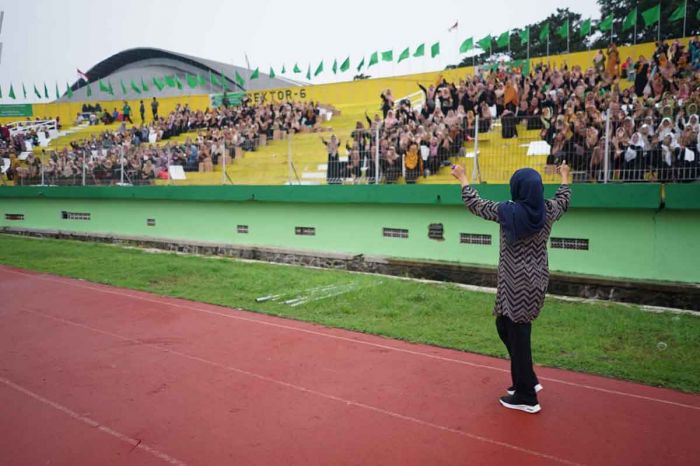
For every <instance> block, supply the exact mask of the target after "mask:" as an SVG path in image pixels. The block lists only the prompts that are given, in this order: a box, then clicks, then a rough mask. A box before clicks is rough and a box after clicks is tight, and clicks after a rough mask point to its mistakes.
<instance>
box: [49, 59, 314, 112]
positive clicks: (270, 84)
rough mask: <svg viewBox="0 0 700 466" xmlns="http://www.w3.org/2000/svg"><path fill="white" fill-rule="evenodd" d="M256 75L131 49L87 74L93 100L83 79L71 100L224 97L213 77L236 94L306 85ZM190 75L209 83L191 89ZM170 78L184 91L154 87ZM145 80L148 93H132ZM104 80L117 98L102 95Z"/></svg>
mask: <svg viewBox="0 0 700 466" xmlns="http://www.w3.org/2000/svg"><path fill="white" fill-rule="evenodd" d="M236 72H238V74H239V75H241V76H242V77H243V79H245V86H244V88H242V87H241V86H239V85H238V83H236V81H235V79H234V78H235V76H236ZM252 72H253V71H252V70H249V69H247V68H241V67H239V66H235V65H229V64H226V63H221V62H217V61H214V60H208V59H206V58H199V57H193V56H190V55H185V54H182V53H176V52H170V51H168V50H162V49H155V48H135V49H128V50H124V51H122V52H119V53H116V54H114V55H112V56H111V57H109V58H106V59H105V60H102V61H101V62H99V63H98V64H96V65H95V66H93V67H92V68H90V69H89V70H87V71H86V74H87V75H88V76H89V78H90V85H91V87H92V96H91V97H88V96H87V83H86V82H85V80H83V79H79V80H78V81H76V82H75V83H73V85H72V86H71V89H72V90H73V99H71V100H113V99H120V98H122V97H125V98H129V99H134V98H139V99H146V98H151V97H152V96H156V97H174V96H180V95H194V94H216V93H221V87H220V86H218V85H212V84H211V83H210V82H209V73H211V74H215V75H217V76H221V75H223V76H224V78H225V79H226V84H227V87H228V89H229V91H234V92H235V91H243V90H245V91H250V90H260V89H273V88H278V87H289V86H299V85H301V84H302V83H300V82H298V81H294V80H291V79H287V78H284V77H274V78H270V76H269V75H268V74H266V73H262V72H261V73H260V74H259V78H258V79H254V80H252V81H251V80H250V79H249V78H250V75H251V74H252ZM187 74H190V75H201V76H204V77H205V78H206V81H207V83H206V85H204V86H197V87H195V88H190V86H189V85H188V84H187V80H186V79H185V76H186V75H187ZM166 75H177V76H178V77H179V79H180V81H181V82H182V85H183V88H182V89H178V88H177V87H175V88H171V87H167V86H166V87H164V88H163V90H162V91H159V90H158V88H157V87H156V86H155V85H154V84H153V78H154V77H155V78H158V79H159V80H160V81H162V80H163V79H164V76H166ZM142 78H143V80H144V82H145V83H146V85H147V86H148V91H145V92H144V91H143V90H141V93H140V94H137V93H136V92H135V91H134V90H132V89H131V81H132V80H133V81H134V82H135V83H137V84H138V85H139V87H140V84H141V79H142ZM100 80H102V81H103V82H104V83H105V84H107V83H111V84H112V87H113V89H114V97H112V96H111V95H109V94H105V93H103V92H100V90H99V81H100ZM121 82H124V85H125V86H126V88H127V94H126V95H124V94H123V93H122V90H121V84H120V83H121ZM67 100H68V98H67V97H66V96H63V97H61V99H60V100H59V101H67Z"/></svg>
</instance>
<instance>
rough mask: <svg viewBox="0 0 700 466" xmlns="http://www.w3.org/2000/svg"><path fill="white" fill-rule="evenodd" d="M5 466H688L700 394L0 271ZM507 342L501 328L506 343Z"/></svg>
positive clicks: (0, 452) (698, 446) (0, 432)
mask: <svg viewBox="0 0 700 466" xmlns="http://www.w3.org/2000/svg"><path fill="white" fill-rule="evenodd" d="M0 303H1V304H0V306H1V307H0V318H1V320H0V322H1V325H0V355H1V356H0V464H2V465H35V464H52V465H64V464H65V465H127V464H128V465H136V464H137V465H141V464H148V465H150V464H154V465H157V464H168V463H171V464H180V465H181V464H188V465H194V464H196V465H229V464H235V465H278V464H284V465H341V464H353V465H379V464H381V465H394V464H397V465H433V464H441V465H443V464H444V465H451V464H454V465H467V464H469V465H474V464H517V465H549V464H569V465H573V464H586V465H635V466H639V465H659V464H663V465H665V466H670V465H688V464H697V463H695V462H696V461H697V460H698V458H700V442H698V441H697V432H700V396H695V395H688V394H682V393H678V392H675V391H672V390H663V389H658V388H653V387H647V386H642V385H637V384H632V383H627V382H622V381H616V380H611V379H606V378H602V377H595V376H590V375H583V374H578V373H573V372H567V371H563V370H556V369H547V368H538V374H539V376H540V380H541V381H542V383H543V385H544V386H545V390H544V391H543V392H542V393H541V394H540V402H541V404H542V406H543V409H542V412H541V413H540V414H537V415H530V414H525V413H521V412H516V411H510V410H506V409H505V408H502V407H501V406H500V404H499V403H498V402H497V399H498V397H499V396H500V395H502V394H503V393H504V389H505V388H506V387H507V386H508V385H509V374H508V370H507V369H508V362H507V361H504V360H500V359H494V358H489V357H485V356H479V355H475V354H469V353H462V352H458V351H451V350H446V349H441V348H435V347H431V346H425V345H414V344H409V343H404V342H400V341H395V340H390V339H386V338H380V337H374V336H369V335H363V334H358V333H353V332H348V331H343V330H337V329H329V328H325V327H321V326H317V325H311V324H307V323H302V322H297V321H290V320H286V319H280V318H274V317H268V316H264V315H260V314H255V313H251V312H245V311H239V310H232V309H228V308H223V307H218V306H211V305H206V304H201V303H194V302H188V301H183V300H177V299H169V298H161V297H157V296H154V295H151V294H148V293H142V292H137V291H131V290H124V289H118V288H113V287H108V286H101V285H96V284H92V283H87V282H83V281H79V280H72V279H66V278H59V277H54V276H50V275H42V274H37V273H32V272H26V271H21V270H17V269H11V268H7V267H0ZM494 333H495V331H494Z"/></svg>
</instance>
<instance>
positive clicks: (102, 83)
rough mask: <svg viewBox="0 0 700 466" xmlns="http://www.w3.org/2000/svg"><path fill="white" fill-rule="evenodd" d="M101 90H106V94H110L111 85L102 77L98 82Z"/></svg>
mask: <svg viewBox="0 0 700 466" xmlns="http://www.w3.org/2000/svg"><path fill="white" fill-rule="evenodd" d="M98 86H99V89H100V92H104V93H105V94H109V87H107V85H106V84H105V83H104V82H103V81H102V80H101V79H100V82H99V84H98Z"/></svg>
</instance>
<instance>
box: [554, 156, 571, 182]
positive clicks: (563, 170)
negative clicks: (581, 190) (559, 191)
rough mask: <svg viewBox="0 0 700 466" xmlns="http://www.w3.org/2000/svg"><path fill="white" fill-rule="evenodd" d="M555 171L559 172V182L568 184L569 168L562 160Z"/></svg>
mask: <svg viewBox="0 0 700 466" xmlns="http://www.w3.org/2000/svg"><path fill="white" fill-rule="evenodd" d="M557 171H558V172H559V173H560V174H561V184H569V171H570V168H569V166H568V165H567V164H566V160H564V161H563V162H562V163H561V165H559V166H558V167H557Z"/></svg>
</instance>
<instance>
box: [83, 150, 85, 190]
mask: <svg viewBox="0 0 700 466" xmlns="http://www.w3.org/2000/svg"><path fill="white" fill-rule="evenodd" d="M83 186H85V151H84V150H83Z"/></svg>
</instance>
